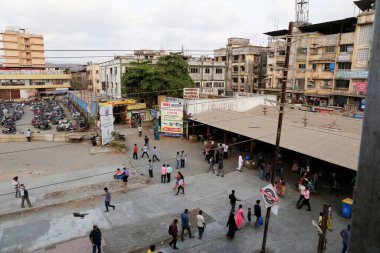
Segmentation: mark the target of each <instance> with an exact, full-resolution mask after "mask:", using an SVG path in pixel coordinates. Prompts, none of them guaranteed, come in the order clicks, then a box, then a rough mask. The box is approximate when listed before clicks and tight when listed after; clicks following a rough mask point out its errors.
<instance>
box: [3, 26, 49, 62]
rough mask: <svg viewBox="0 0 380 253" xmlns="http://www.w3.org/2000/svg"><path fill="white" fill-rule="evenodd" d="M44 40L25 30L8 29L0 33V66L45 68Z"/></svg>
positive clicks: (40, 36)
mask: <svg viewBox="0 0 380 253" xmlns="http://www.w3.org/2000/svg"><path fill="white" fill-rule="evenodd" d="M44 50H45V49H44V38H43V36H42V35H39V34H32V33H30V32H29V31H28V30H27V29H25V28H14V27H7V28H6V29H5V30H4V31H0V66H4V67H43V66H44V65H45V51H44Z"/></svg>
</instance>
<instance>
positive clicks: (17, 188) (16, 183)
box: [12, 176, 21, 198]
mask: <svg viewBox="0 0 380 253" xmlns="http://www.w3.org/2000/svg"><path fill="white" fill-rule="evenodd" d="M12 185H13V187H14V188H15V191H16V195H15V197H16V198H18V197H21V193H20V183H19V182H18V177H17V176H16V177H14V178H13V180H12Z"/></svg>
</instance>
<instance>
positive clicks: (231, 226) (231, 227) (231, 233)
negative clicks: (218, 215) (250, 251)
mask: <svg viewBox="0 0 380 253" xmlns="http://www.w3.org/2000/svg"><path fill="white" fill-rule="evenodd" d="M227 227H228V232H227V234H226V237H227V239H228V240H232V239H234V237H235V232H236V230H237V226H236V222H235V218H234V213H230V217H229V218H228V221H227Z"/></svg>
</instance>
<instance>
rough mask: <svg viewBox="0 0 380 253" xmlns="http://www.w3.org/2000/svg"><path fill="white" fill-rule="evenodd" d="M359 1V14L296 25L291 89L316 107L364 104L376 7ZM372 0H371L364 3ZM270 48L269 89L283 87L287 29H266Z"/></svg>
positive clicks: (291, 63) (288, 82) (290, 73)
mask: <svg viewBox="0 0 380 253" xmlns="http://www.w3.org/2000/svg"><path fill="white" fill-rule="evenodd" d="M360 2H363V1H357V2H355V3H356V4H357V5H358V6H359V8H361V12H360V13H359V15H358V16H357V17H352V18H346V19H342V20H334V21H329V22H324V23H319V24H297V23H294V27H293V32H292V35H291V39H292V42H291V47H290V55H289V56H290V58H289V59H290V60H289V68H288V69H289V72H288V79H287V83H286V85H287V91H288V93H290V94H293V97H298V96H299V95H303V96H304V98H305V99H306V100H307V101H308V102H309V103H312V104H314V105H319V106H340V107H350V108H352V109H355V108H356V109H357V108H358V107H359V105H363V99H364V98H365V93H366V85H367V78H368V63H369V57H370V45H371V38H372V26H373V21H374V10H373V7H371V5H366V6H363V5H361V4H360ZM367 2H370V1H366V3H367ZM266 34H267V35H269V36H270V37H269V45H268V48H269V52H268V62H267V64H268V65H267V76H266V84H265V87H260V88H259V90H261V91H266V92H268V91H272V92H273V91H279V90H280V88H281V81H282V78H283V76H282V74H283V68H284V63H285V54H286V53H285V49H286V45H285V38H286V36H287V34H288V30H280V31H273V32H268V33H266Z"/></svg>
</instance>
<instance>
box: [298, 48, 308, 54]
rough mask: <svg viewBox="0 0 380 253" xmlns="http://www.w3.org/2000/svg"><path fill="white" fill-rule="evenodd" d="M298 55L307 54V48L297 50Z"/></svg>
mask: <svg viewBox="0 0 380 253" xmlns="http://www.w3.org/2000/svg"><path fill="white" fill-rule="evenodd" d="M298 53H299V54H307V48H299V49H298Z"/></svg>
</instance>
